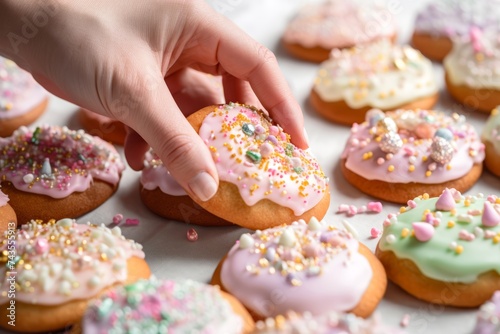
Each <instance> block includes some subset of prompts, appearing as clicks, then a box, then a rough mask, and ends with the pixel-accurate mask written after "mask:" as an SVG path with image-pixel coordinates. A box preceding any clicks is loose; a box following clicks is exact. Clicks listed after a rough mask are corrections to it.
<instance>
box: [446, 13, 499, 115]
mask: <svg viewBox="0 0 500 334" xmlns="http://www.w3.org/2000/svg"><path fill="white" fill-rule="evenodd" d="M499 5H500V4H499ZM499 31H500V30H489V31H484V32H483V31H481V30H480V29H478V28H471V30H470V33H469V35H466V36H462V37H461V38H457V39H455V40H454V44H453V49H452V51H451V52H450V53H449V54H448V55H447V56H446V58H445V59H444V62H443V66H444V70H445V81H446V87H447V89H448V92H449V93H450V95H451V96H452V97H453V98H454V99H455V100H457V101H458V102H460V103H462V104H464V105H465V106H467V107H469V108H472V109H475V110H478V111H481V112H486V113H489V112H490V111H491V110H492V109H493V108H495V107H496V106H498V105H500V69H499V67H498V64H499V62H500V41H499V40H498V32H499Z"/></svg>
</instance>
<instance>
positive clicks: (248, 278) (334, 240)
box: [211, 218, 387, 320]
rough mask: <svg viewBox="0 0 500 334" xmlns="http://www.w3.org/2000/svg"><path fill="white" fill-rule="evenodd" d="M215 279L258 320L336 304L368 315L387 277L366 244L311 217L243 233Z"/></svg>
mask: <svg viewBox="0 0 500 334" xmlns="http://www.w3.org/2000/svg"><path fill="white" fill-rule="evenodd" d="M257 249H258V250H259V251H258V252H257V251H255V250H257ZM348 254H349V255H348ZM313 259H314V261H312V260H313ZM346 262H347V263H348V265H345V263H346ZM211 283H212V284H216V285H220V286H221V287H222V289H223V290H224V291H227V292H228V293H230V294H232V295H233V296H235V297H236V298H237V299H238V300H239V301H240V302H241V303H242V304H243V305H244V306H245V307H246V308H247V309H248V310H249V311H250V313H251V314H252V316H253V317H254V319H256V320H259V319H263V318H267V317H275V316H277V315H280V314H281V315H282V314H285V313H286V312H288V311H293V312H297V313H303V312H309V313H312V314H321V313H326V312H329V311H330V310H337V311H343V312H352V313H354V314H356V315H358V316H361V317H368V316H369V315H370V314H371V313H372V312H373V310H374V309H375V308H376V307H377V305H378V303H379V302H380V300H381V299H382V297H383V295H384V293H385V289H386V285H387V279H386V276H385V272H384V269H383V267H382V265H381V264H380V262H379V261H378V260H377V259H376V257H375V256H374V255H373V253H372V252H371V251H370V250H369V249H368V248H367V247H366V246H364V245H362V244H361V243H359V242H358V241H357V240H355V239H354V238H353V237H352V235H351V234H350V233H348V232H346V231H342V230H338V229H336V228H335V227H333V226H329V225H327V224H326V223H320V222H318V220H317V219H315V218H313V219H311V221H310V222H309V223H308V224H306V223H305V222H304V221H299V222H295V223H293V224H292V225H289V226H286V225H284V226H280V227H276V228H271V229H267V230H263V231H258V232H257V233H255V234H253V235H250V234H243V235H242V236H241V238H240V240H239V242H237V243H236V245H235V246H233V248H232V249H231V250H230V251H229V253H228V254H227V255H226V256H225V257H224V258H223V259H222V260H221V262H220V263H219V265H218V267H217V268H216V270H215V272H214V274H213V276H212V281H211Z"/></svg>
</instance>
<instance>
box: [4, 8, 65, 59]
mask: <svg viewBox="0 0 500 334" xmlns="http://www.w3.org/2000/svg"><path fill="white" fill-rule="evenodd" d="M59 8H60V3H59V0H43V1H19V0H3V1H0V54H1V55H3V56H5V57H8V58H10V59H12V60H14V61H15V62H17V63H18V64H19V65H21V66H22V64H24V63H25V62H26V61H27V60H26V59H25V56H26V55H29V54H30V51H29V50H30V49H32V46H33V44H35V43H33V42H34V41H35V40H36V39H37V36H38V35H39V33H40V31H41V30H42V29H44V27H45V26H47V25H48V24H49V22H50V20H51V19H52V18H53V17H54V16H55V15H56V14H57V12H58V9H59ZM23 67H24V66H23Z"/></svg>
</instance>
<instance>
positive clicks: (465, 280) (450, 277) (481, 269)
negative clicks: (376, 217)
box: [376, 189, 500, 307]
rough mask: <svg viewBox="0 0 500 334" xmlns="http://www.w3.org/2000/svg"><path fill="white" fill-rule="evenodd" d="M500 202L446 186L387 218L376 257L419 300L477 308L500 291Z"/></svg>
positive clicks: (496, 199) (389, 273) (395, 281)
mask: <svg viewBox="0 0 500 334" xmlns="http://www.w3.org/2000/svg"><path fill="white" fill-rule="evenodd" d="M499 203H500V200H499V199H498V197H497V196H494V195H491V196H488V197H484V196H483V195H482V194H479V195H477V196H462V195H461V194H460V192H458V191H457V190H455V189H445V190H444V191H443V193H442V194H441V195H440V196H439V197H433V198H429V197H428V196H426V195H424V196H421V197H417V198H415V199H414V200H412V201H410V202H408V206H407V207H403V208H402V209H401V213H400V214H399V215H398V214H396V215H391V216H390V218H388V219H387V220H386V221H385V222H384V233H383V234H382V236H381V238H380V241H379V243H378V246H377V250H376V255H377V257H378V258H379V259H380V261H381V262H382V264H383V265H384V267H385V270H386V272H387V277H388V278H389V280H391V281H392V282H394V283H395V284H397V285H399V286H400V287H401V288H403V290H405V291H407V292H408V293H409V294H411V295H413V296H415V297H416V298H419V299H422V300H424V301H427V302H431V303H435V304H442V305H452V306H459V307H477V306H479V305H481V304H483V303H484V302H486V301H487V300H488V299H490V298H491V296H492V295H493V293H494V292H495V291H496V290H498V289H500V275H499V273H500V263H499V261H498V257H497V256H496V255H495V254H496V253H495V252H496V250H497V249H498V242H499V241H500V237H499V234H500V226H498V224H499V223H500V204H499Z"/></svg>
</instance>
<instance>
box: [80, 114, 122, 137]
mask: <svg viewBox="0 0 500 334" xmlns="http://www.w3.org/2000/svg"><path fill="white" fill-rule="evenodd" d="M78 119H79V121H80V123H81V124H82V126H83V128H84V129H85V131H87V132H88V133H89V134H91V135H93V136H98V137H100V138H102V139H104V140H106V141H109V142H112V143H113V144H117V145H123V143H125V136H126V134H127V131H126V130H125V125H124V124H123V123H122V122H120V121H117V120H114V119H111V118H109V117H106V116H102V115H99V114H97V113H95V112H92V111H90V110H87V109H84V108H80V109H79V110H78Z"/></svg>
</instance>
